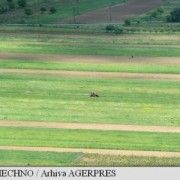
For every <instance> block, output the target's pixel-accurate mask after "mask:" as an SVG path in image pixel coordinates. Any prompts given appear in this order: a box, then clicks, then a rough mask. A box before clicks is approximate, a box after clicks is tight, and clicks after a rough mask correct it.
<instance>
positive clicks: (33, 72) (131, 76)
mask: <svg viewBox="0 0 180 180" xmlns="http://www.w3.org/2000/svg"><path fill="white" fill-rule="evenodd" d="M5 73H7V74H31V75H50V76H61V77H83V78H117V79H119V78H125V79H149V80H153V79H155V80H175V81H179V80H180V74H155V73H123V72H122V73H121V72H85V71H63V70H61V71H58V70H33V69H0V74H5Z"/></svg>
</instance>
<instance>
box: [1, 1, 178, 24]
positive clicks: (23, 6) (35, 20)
mask: <svg viewBox="0 0 180 180" xmlns="http://www.w3.org/2000/svg"><path fill="white" fill-rule="evenodd" d="M178 6H179V7H180V0H149V1H147V0H0V24H58V23H84V24H86V23H109V22H116V23H118V22H122V21H124V20H126V19H129V18H131V19H136V21H138V22H139V21H140V22H151V21H152V20H153V21H166V17H167V16H168V15H169V14H170V12H171V11H172V10H173V8H175V7H178ZM159 7H160V8H161V9H158V8H159Z"/></svg>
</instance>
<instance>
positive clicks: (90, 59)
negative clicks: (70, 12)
mask: <svg viewBox="0 0 180 180" xmlns="http://www.w3.org/2000/svg"><path fill="white" fill-rule="evenodd" d="M0 59H7V60H8V59H11V60H13V59H14V60H40V61H52V62H53V61H58V62H79V63H95V64H99V63H101V64H103V63H105V64H106V63H107V64H113V63H115V64H117V63H123V64H124V63H128V64H139V63H142V64H167V65H180V58H179V57H134V58H133V59H132V58H130V57H126V56H97V55H96V56H91V55H75V56H74V55H73V56H70V55H50V54H46V55H44V54H29V53H0Z"/></svg>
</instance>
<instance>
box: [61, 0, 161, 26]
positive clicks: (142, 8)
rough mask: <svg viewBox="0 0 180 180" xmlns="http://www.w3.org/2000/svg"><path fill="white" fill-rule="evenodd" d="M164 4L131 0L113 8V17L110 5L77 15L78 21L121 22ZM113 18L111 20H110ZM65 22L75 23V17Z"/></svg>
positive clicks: (155, 1) (156, 1)
mask: <svg viewBox="0 0 180 180" xmlns="http://www.w3.org/2000/svg"><path fill="white" fill-rule="evenodd" d="M162 4H163V0H150V1H147V0H129V1H128V2H127V3H123V4H117V5H115V6H112V8H111V18H110V15H109V14H110V13H109V11H110V10H109V7H106V8H102V9H97V10H95V11H91V12H88V13H85V14H83V15H79V16H77V17H76V22H78V23H84V24H87V23H107V22H121V21H124V20H125V19H128V18H131V17H134V16H137V15H140V14H143V13H146V12H147V11H150V10H152V9H154V8H157V7H158V6H160V5H162ZM110 19H111V20H110ZM62 22H63V23H74V18H67V19H65V20H63V21H62Z"/></svg>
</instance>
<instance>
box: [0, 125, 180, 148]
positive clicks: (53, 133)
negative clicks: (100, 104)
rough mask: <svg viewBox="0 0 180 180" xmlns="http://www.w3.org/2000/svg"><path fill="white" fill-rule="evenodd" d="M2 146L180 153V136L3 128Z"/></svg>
mask: <svg viewBox="0 0 180 180" xmlns="http://www.w3.org/2000/svg"><path fill="white" fill-rule="evenodd" d="M0 137H1V139H0V145H1V146H33V147H61V148H62V147H64V148H97V149H121V150H144V151H171V152H180V143H179V142H180V133H148V132H123V131H118V132H117V131H95V130H65V129H64V130H63V129H46V128H43V129H42V128H13V127H8V128H7V127H6V128H5V127H0Z"/></svg>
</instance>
